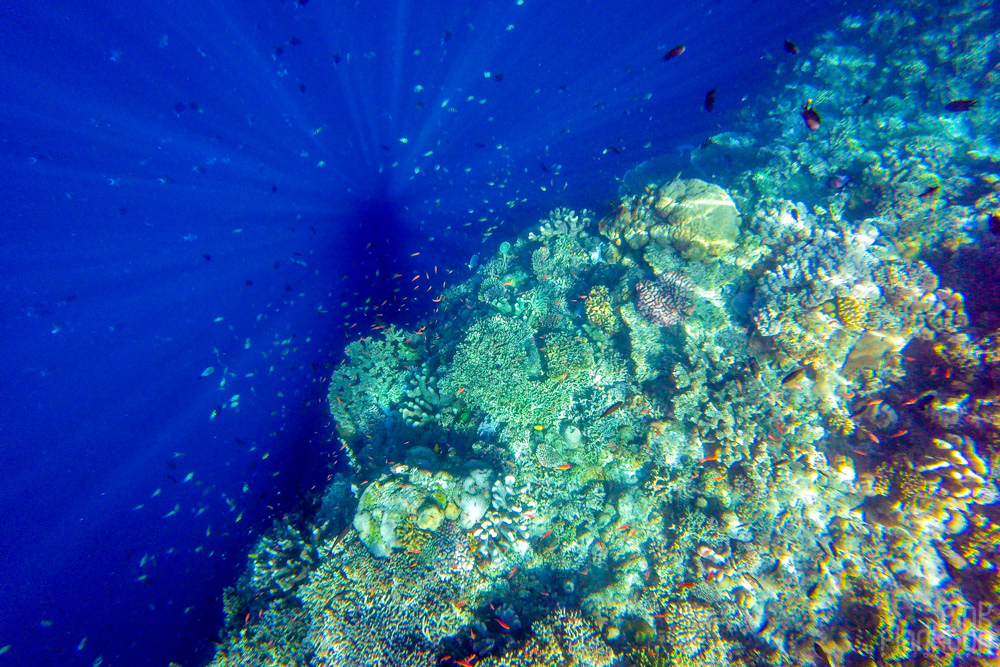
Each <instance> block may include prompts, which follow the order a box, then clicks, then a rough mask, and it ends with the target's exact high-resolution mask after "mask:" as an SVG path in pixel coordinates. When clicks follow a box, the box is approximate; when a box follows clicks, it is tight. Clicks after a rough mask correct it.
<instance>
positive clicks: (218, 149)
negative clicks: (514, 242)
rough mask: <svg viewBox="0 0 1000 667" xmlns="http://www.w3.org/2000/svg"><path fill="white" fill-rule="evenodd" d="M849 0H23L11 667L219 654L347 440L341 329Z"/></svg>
mask: <svg viewBox="0 0 1000 667" xmlns="http://www.w3.org/2000/svg"><path fill="white" fill-rule="evenodd" d="M860 9H861V3H842V4H838V3H818V2H816V3H814V2H801V1H795V2H788V1H781V2H778V1H775V2H764V1H760V2H749V1H734V2H729V1H726V2H722V1H713V2H700V3H692V2H661V3H650V2H563V3H543V2H539V1H538V0H525V1H524V2H523V3H522V2H519V1H516V0H505V1H504V2H394V1H392V2H369V1H359V2H334V1H332V0H311V1H309V2H307V3H303V2H300V3H295V2H280V1H273V2H210V3H205V2H199V3H195V2H185V1H181V2H156V3H151V2H143V1H140V2H132V3H126V2H109V3H86V4H81V3H68V2H67V3H52V2H45V1H38V0H36V1H34V2H24V1H21V0H13V1H11V2H7V3H5V5H4V7H3V8H2V9H0V81H2V90H3V95H2V98H0V183H2V193H3V195H2V196H3V203H2V207H0V216H2V217H0V288H2V300H0V341H2V345H3V359H4V363H3V366H2V373H3V378H2V386H3V393H2V402H0V509H2V517H3V518H2V523H0V554H2V563H3V565H2V568H0V593H2V594H0V647H2V646H7V645H10V648H9V650H8V651H7V652H6V653H5V654H3V655H0V664H19V665H56V664H65V665H92V664H95V661H101V662H102V663H103V664H105V665H166V664H167V663H168V662H169V661H171V660H172V661H176V662H178V663H181V664H184V665H188V664H198V663H199V662H203V661H205V660H206V659H207V658H208V657H209V656H210V654H211V650H212V640H213V639H214V638H215V637H216V636H217V633H218V631H219V627H220V623H221V620H222V611H221V592H222V589H223V588H224V587H225V586H227V585H230V584H232V582H233V581H234V580H235V578H236V577H237V576H239V573H240V572H241V571H242V569H243V567H244V566H245V562H246V553H247V551H248V549H249V547H250V546H251V545H252V543H253V542H254V540H255V538H256V537H257V536H258V535H259V534H260V533H261V532H262V531H263V530H265V529H266V528H267V527H268V526H270V525H271V522H272V520H273V519H274V518H276V517H280V516H282V515H283V514H285V513H289V512H295V511H296V510H298V509H299V508H300V507H302V506H303V505H304V504H308V503H309V502H311V500H312V499H313V496H314V494H315V491H316V489H317V488H319V487H320V486H321V485H322V483H323V482H324V481H325V480H326V477H327V475H328V472H329V470H330V468H331V466H336V465H337V460H336V457H335V456H334V452H335V449H336V448H335V447H333V446H332V445H331V436H332V425H331V424H330V420H329V417H328V411H327V409H326V408H325V407H324V404H323V398H324V393H325V386H324V380H325V378H326V377H327V375H328V372H329V369H330V368H331V365H332V364H334V363H336V362H337V361H339V360H340V358H341V352H342V346H343V344H344V342H345V341H346V340H347V339H348V338H350V337H352V336H353V337H356V336H357V334H358V332H360V331H365V330H367V329H368V328H369V327H370V326H371V325H372V324H373V323H374V322H375V321H376V319H377V321H380V322H399V323H405V322H409V321H413V320H415V319H416V317H417V316H419V315H420V314H423V313H425V312H426V311H427V310H428V309H429V307H430V306H431V305H432V304H431V303H430V301H429V299H430V297H429V296H421V292H423V289H422V288H420V289H419V290H415V291H414V290H411V288H410V286H409V284H408V283H407V284H403V285H402V287H401V289H398V291H397V288H400V283H401V282H405V281H407V280H409V276H410V275H412V274H415V273H425V274H427V275H428V277H430V276H431V275H434V276H435V278H434V280H436V281H437V282H434V285H435V286H440V283H442V282H444V281H446V280H449V279H451V278H450V276H454V279H455V280H458V279H461V278H464V277H465V276H467V275H468V272H469V270H468V267H467V263H468V262H469V260H470V257H471V256H472V255H473V254H476V253H484V252H485V253H490V252H493V251H494V250H495V247H496V245H497V244H498V243H499V242H500V240H502V238H503V237H504V236H508V237H509V236H511V235H512V234H513V233H515V232H516V231H518V230H520V229H522V228H524V227H526V226H528V225H531V224H534V223H536V222H537V220H538V219H539V218H540V217H544V215H545V212H546V211H548V210H549V209H551V208H553V207H556V206H561V205H566V206H571V207H573V208H577V209H579V208H583V207H591V208H599V207H601V206H603V205H606V204H607V203H608V202H610V201H611V200H612V199H613V198H614V197H615V195H616V192H617V189H618V181H617V179H620V178H622V177H623V176H624V174H625V173H626V172H627V171H628V170H629V169H630V168H632V167H633V166H635V165H636V164H638V163H640V162H642V161H643V160H646V159H648V158H651V157H655V156H661V155H672V154H677V155H678V157H679V159H682V157H683V155H682V154H683V152H684V147H685V146H686V145H687V146H690V145H696V144H698V143H699V142H701V141H702V140H704V139H705V138H706V137H707V136H708V135H709V134H711V133H715V132H718V131H720V130H724V129H725V128H726V126H727V123H728V122H731V121H732V119H733V118H734V117H735V114H736V113H738V112H739V111H740V110H741V109H743V108H745V106H746V105H747V104H749V103H750V102H749V101H750V100H752V99H753V98H754V96H755V95H757V94H759V93H761V92H763V91H764V90H766V89H768V87H769V86H773V85H774V74H775V73H776V72H777V71H779V70H780V69H781V68H787V67H788V64H787V60H784V58H785V54H784V53H783V52H782V42H783V40H784V39H786V38H790V39H794V40H796V42H797V43H799V44H800V46H801V48H803V49H806V48H809V46H810V42H812V41H813V40H814V39H815V37H816V35H817V34H819V33H820V32H822V31H824V30H826V29H829V28H830V27H831V26H833V25H834V24H835V23H836V22H837V21H838V20H839V19H841V18H842V17H843V16H844V15H846V14H847V13H850V12H853V11H860ZM678 44H685V45H686V53H685V54H684V55H683V57H679V58H676V59H674V60H671V61H669V62H664V61H663V59H662V56H663V55H664V53H666V52H667V51H668V50H669V49H671V48H672V47H674V46H676V45H678ZM712 88H716V89H717V91H718V92H717V96H716V100H717V102H716V106H715V109H714V110H713V111H712V112H711V113H708V112H706V111H705V110H704V108H703V100H704V97H705V94H706V92H707V91H708V90H709V89H712ZM435 271H436V272H437V273H436V274H435V273H434V272H435ZM449 272H450V273H449ZM397 273H401V274H403V275H404V276H405V278H403V279H402V280H401V279H394V278H393V276H394V275H395V274H397ZM404 297H405V298H404ZM376 309H377V310H376ZM209 369H212V370H211V371H210V370H209Z"/></svg>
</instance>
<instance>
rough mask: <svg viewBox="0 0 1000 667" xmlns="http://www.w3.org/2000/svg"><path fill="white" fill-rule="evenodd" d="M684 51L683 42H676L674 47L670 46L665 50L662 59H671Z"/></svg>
mask: <svg viewBox="0 0 1000 667" xmlns="http://www.w3.org/2000/svg"><path fill="white" fill-rule="evenodd" d="M684 51H685V49H684V45H683V44H678V45H677V46H675V47H674V48H672V49H670V50H669V51H667V53H666V55H664V56H663V59H664V60H673V59H674V58H676V57H677V56H679V55H681V54H682V53H684Z"/></svg>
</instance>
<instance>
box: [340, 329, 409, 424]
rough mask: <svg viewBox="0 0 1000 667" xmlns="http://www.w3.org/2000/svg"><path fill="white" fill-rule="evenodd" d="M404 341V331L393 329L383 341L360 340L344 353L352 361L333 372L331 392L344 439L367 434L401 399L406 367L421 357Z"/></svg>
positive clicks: (406, 378) (349, 346) (366, 338)
mask: <svg viewBox="0 0 1000 667" xmlns="http://www.w3.org/2000/svg"><path fill="white" fill-rule="evenodd" d="M407 338H408V337H407ZM404 340H406V338H404V337H403V332H400V331H398V330H396V329H395V328H394V327H390V328H389V329H388V330H387V331H386V337H385V338H384V339H382V340H376V339H374V338H371V337H365V338H360V339H358V340H355V341H352V342H351V343H350V344H349V345H348V346H347V347H346V349H345V350H344V352H345V354H346V355H347V357H348V359H349V361H348V362H347V363H344V364H341V365H340V367H339V368H338V369H337V370H336V371H334V373H333V375H332V376H331V377H330V391H329V398H330V413H331V414H332V415H333V418H334V419H335V420H336V421H337V430H338V432H339V433H340V435H341V437H343V438H346V439H348V440H351V439H354V438H355V437H357V436H358V434H359V432H368V431H369V429H370V428H371V427H372V426H373V425H374V424H375V423H376V422H378V421H379V420H380V419H382V414H383V412H384V410H387V409H388V408H389V406H391V405H393V404H394V403H397V402H398V401H399V400H400V399H401V398H402V396H403V392H404V391H405V389H406V384H407V381H408V379H409V377H410V371H409V370H407V369H406V365H407V364H408V363H410V362H412V361H413V360H414V359H416V358H417V356H418V355H417V352H416V351H415V350H414V349H413V348H411V347H409V346H408V345H406V344H405V343H404V342H403V341H404Z"/></svg>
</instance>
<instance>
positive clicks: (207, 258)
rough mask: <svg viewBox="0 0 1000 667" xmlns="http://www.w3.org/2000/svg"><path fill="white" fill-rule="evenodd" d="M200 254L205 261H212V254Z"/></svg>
mask: <svg viewBox="0 0 1000 667" xmlns="http://www.w3.org/2000/svg"><path fill="white" fill-rule="evenodd" d="M201 256H202V257H204V258H205V261H206V262H211V261H212V256H211V255H209V254H208V253H207V252H203V253H201Z"/></svg>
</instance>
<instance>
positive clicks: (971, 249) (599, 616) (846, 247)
mask: <svg viewBox="0 0 1000 667" xmlns="http://www.w3.org/2000/svg"><path fill="white" fill-rule="evenodd" d="M989 9H990V8H987V7H985V6H981V5H978V4H976V3H974V2H972V1H971V0H962V1H961V2H956V3H950V4H948V5H947V6H944V5H941V3H938V4H937V5H934V3H930V2H929V0H913V2H908V3H906V4H905V5H904V6H900V7H894V8H892V9H885V10H876V11H873V12H871V13H870V14H868V15H855V16H851V17H849V18H847V19H845V21H844V22H843V23H842V25H841V26H840V27H839V28H838V29H837V30H835V31H831V32H830V33H828V34H825V35H823V36H820V37H819V38H818V39H817V43H816V45H815V46H814V47H813V48H812V49H811V50H810V51H809V52H808V53H805V52H803V53H802V54H800V57H798V58H796V59H794V60H791V59H789V60H788V61H787V64H782V65H781V66H780V67H778V70H779V71H778V76H779V77H780V78H781V80H782V85H783V86H785V88H784V89H783V90H782V91H781V92H776V93H774V94H773V95H769V96H767V97H766V98H765V99H763V100H761V101H760V107H759V108H763V109H767V110H769V111H767V112H766V113H762V114H760V115H759V117H758V116H751V115H750V112H747V114H746V115H745V116H744V117H743V119H742V120H741V121H740V122H739V123H738V124H737V125H738V126H737V127H732V128H729V129H728V130H727V131H726V132H723V133H720V134H718V135H716V136H714V137H711V138H710V139H709V140H707V141H705V142H703V143H702V144H701V145H700V146H698V147H697V148H695V149H694V150H693V151H692V153H691V165H690V169H691V170H694V172H697V174H698V175H699V177H700V178H699V179H693V178H681V177H678V178H674V179H673V180H662V176H659V175H657V173H658V172H657V171H656V170H655V169H652V168H651V167H650V165H646V166H645V167H643V166H642V165H640V166H639V167H637V168H636V170H635V171H634V173H633V174H631V175H630V176H629V177H628V178H627V180H628V181H629V183H630V184H631V185H630V188H629V190H628V192H626V193H624V194H623V195H622V196H621V199H620V201H619V202H618V204H617V205H616V206H614V207H610V208H609V210H607V211H605V212H604V215H602V216H601V217H600V218H598V217H597V216H596V214H592V213H590V212H587V211H581V212H580V213H576V212H574V211H572V210H570V209H557V210H555V211H553V212H552V213H550V214H549V216H548V217H547V218H546V219H545V220H542V221H540V223H539V224H537V225H534V226H532V227H531V228H530V229H529V230H527V232H526V233H525V234H523V235H522V236H520V237H519V238H516V239H514V238H511V239H510V240H508V241H505V242H504V243H502V244H501V245H500V248H499V251H498V252H497V254H496V255H495V256H494V257H492V258H490V259H489V260H487V261H486V262H485V263H484V264H483V265H482V266H481V267H480V268H479V269H478V270H477V271H476V272H475V273H474V274H473V275H472V276H471V277H470V278H469V279H468V280H466V281H464V282H461V283H459V284H457V285H452V286H450V287H448V288H447V290H445V292H443V293H442V295H441V297H440V299H439V300H435V303H436V304H437V307H436V312H435V315H434V318H433V319H431V320H428V321H426V322H423V323H422V326H421V329H419V330H418V331H421V332H423V331H425V329H426V333H427V334H430V335H424V336H420V337H416V336H411V335H409V334H407V333H405V332H403V331H401V330H399V329H396V328H394V327H389V328H388V329H386V330H385V331H384V333H383V334H382V335H381V336H380V337H378V338H362V339H360V340H357V341H353V342H352V343H351V344H350V345H348V347H347V350H346V358H345V360H344V362H343V363H342V364H341V365H340V366H339V367H338V368H337V369H336V371H335V372H334V373H333V374H332V377H331V380H330V411H331V414H332V415H333V417H334V419H335V421H336V427H337V432H338V435H339V437H340V440H341V445H342V448H343V451H344V452H345V456H346V457H347V459H348V462H349V463H350V465H351V467H352V472H351V476H350V478H349V480H350V481H345V480H343V479H339V480H336V481H335V482H334V484H333V485H331V491H330V492H328V494H327V499H326V500H324V503H323V510H322V511H321V515H322V516H323V521H317V522H316V523H315V526H322V528H319V527H309V528H294V527H293V524H291V523H285V524H279V525H278V526H276V527H275V529H274V530H273V531H271V532H269V533H268V534H267V535H265V536H263V537H262V538H261V540H260V544H259V545H258V546H259V548H257V549H255V552H254V553H255V554H256V556H255V557H254V558H253V559H252V563H251V564H250V567H249V568H248V571H247V574H246V575H245V576H244V578H243V579H242V580H241V582H240V583H239V584H238V585H237V586H236V587H235V588H234V589H232V590H231V591H229V592H227V595H226V597H225V609H226V615H227V625H226V635H225V637H224V641H223V642H222V643H221V644H220V648H219V649H218V651H217V653H216V659H215V664H218V665H229V664H234V665H235V664H249V663H253V664H296V665H299V664H301V665H305V664H310V665H334V664H336V665H428V666H430V665H434V666H442V667H454V665H496V666H503V665H510V666H514V665H543V664H544V665H566V666H567V667H569V666H571V665H613V664H622V665H627V664H632V665H639V666H647V665H658V666H662V665H671V666H676V665H690V666H696V665H729V664H732V665H746V666H747V667H749V666H751V665H765V664H766V665H770V666H773V667H793V666H796V665H802V664H817V665H821V666H823V665H826V666H829V665H854V666H860V665H880V666H886V667H889V666H890V665H905V664H970V665H971V664H990V663H989V661H990V660H995V655H996V652H997V637H996V632H997V630H998V628H997V625H996V620H995V619H992V618H978V619H977V621H976V625H975V627H974V628H973V630H972V631H970V620H969V619H970V618H973V617H975V616H976V614H977V609H982V608H984V605H991V604H996V603H1000V574H998V571H997V568H996V561H997V557H998V555H1000V528H998V526H1000V515H998V514H997V509H996V501H997V499H998V497H997V486H996V464H997V458H998V454H1000V391H998V390H997V386H998V384H1000V334H998V327H1000V318H997V316H996V311H997V308H996V303H995V293H994V292H991V291H989V290H985V289H982V285H983V283H985V282H988V281H987V280H985V279H984V278H983V277H982V276H991V277H992V278H990V280H995V274H996V269H995V266H996V262H995V261H994V260H995V259H996V258H997V257H1000V250H998V248H997V241H996V239H995V238H994V236H995V235H996V234H997V233H998V232H997V231H995V230H991V225H992V224H993V223H992V222H991V221H992V220H993V215H994V213H993V212H994V211H996V210H997V209H998V207H1000V188H998V187H997V184H998V183H1000V176H998V175H997V174H994V173H993V172H995V171H996V170H995V168H994V167H993V166H992V165H994V164H995V163H996V162H997V161H998V160H1000V151H998V150H997V149H996V147H995V146H993V145H992V143H991V142H990V141H989V140H988V139H987V137H988V136H995V135H996V133H997V129H998V120H997V115H996V113H995V109H994V106H995V105H992V104H991V103H989V102H988V100H990V99H992V97H991V96H990V95H989V94H988V92H990V91H992V92H995V90H996V87H997V86H1000V77H997V76H996V72H995V71H994V70H995V67H994V65H995V63H994V61H995V58H994V57H993V56H994V55H995V54H993V50H995V49H993V46H989V45H995V39H994V37H993V36H992V35H993V34H994V33H995V27H992V28H991V27H990V26H991V25H992V24H991V23H990V20H991V17H992V14H990V13H989ZM921 12H933V14H934V16H935V18H936V20H935V21H932V22H929V21H922V20H918V19H919V17H920V16H922V14H921ZM987 36H989V37H987ZM949 43H952V44H951V45H949ZM891 44H906V45H908V46H907V47H906V48H905V49H903V48H900V49H896V48H890V47H889V45H891ZM991 49H993V50H991ZM973 81H975V84H973ZM977 90H978V91H979V92H976V91H977ZM866 96H870V98H868V99H869V100H870V103H868V102H861V100H865V99H866ZM973 98H977V99H978V98H981V100H982V103H981V104H980V105H978V106H976V107H975V108H974V109H972V108H970V109H968V110H966V111H963V112H957V111H955V112H953V111H948V110H947V106H946V105H947V104H948V103H949V102H950V101H954V100H963V99H973ZM805 100H810V102H809V105H810V108H812V109H814V110H815V112H816V113H817V114H818V115H819V116H820V117H821V118H822V122H821V123H820V124H819V125H818V126H817V127H811V126H807V125H806V124H805V123H803V117H802V115H801V109H802V104H803V102H804V101H805ZM960 106H961V105H960ZM755 107H756V105H755ZM848 109H849V110H851V111H850V112H849V113H848V112H845V111H842V110H848ZM985 172H989V173H985ZM672 175H673V174H670V176H672ZM682 176H684V174H682ZM668 178H669V176H668ZM701 178H704V179H706V180H700V179H701ZM657 179H660V180H657ZM741 211H742V212H743V213H742V214H741ZM594 220H597V223H596V224H593V221H594ZM996 227H997V229H1000V223H996ZM983 257H986V259H983ZM991 262H992V264H991ZM977 263H978V264H977ZM334 486H336V488H334ZM327 522H328V523H327ZM296 525H297V524H296ZM303 525H305V524H303ZM337 533H339V536H338V537H336V538H333V537H332V536H333V535H334V534H337ZM970 632H972V634H974V636H975V642H971V643H969V644H967V645H962V646H956V645H955V642H953V641H951V640H952V639H953V638H956V637H968V636H970Z"/></svg>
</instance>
